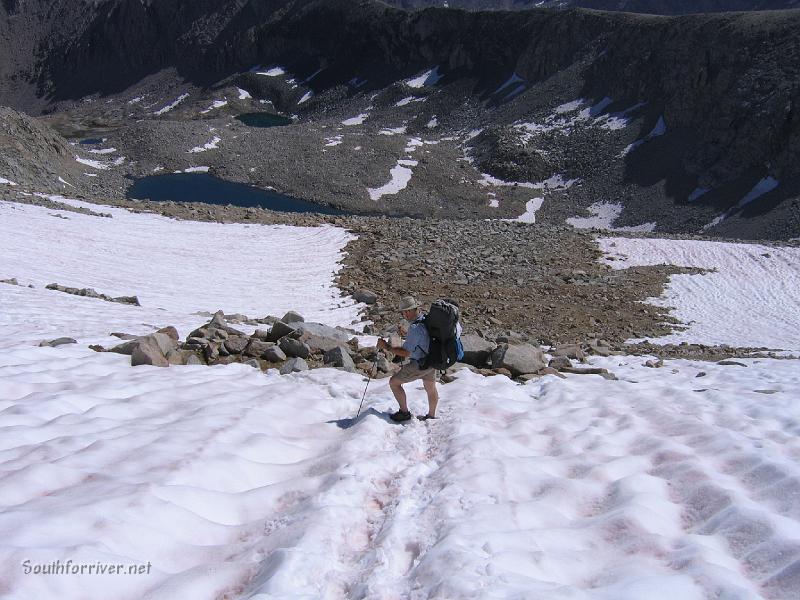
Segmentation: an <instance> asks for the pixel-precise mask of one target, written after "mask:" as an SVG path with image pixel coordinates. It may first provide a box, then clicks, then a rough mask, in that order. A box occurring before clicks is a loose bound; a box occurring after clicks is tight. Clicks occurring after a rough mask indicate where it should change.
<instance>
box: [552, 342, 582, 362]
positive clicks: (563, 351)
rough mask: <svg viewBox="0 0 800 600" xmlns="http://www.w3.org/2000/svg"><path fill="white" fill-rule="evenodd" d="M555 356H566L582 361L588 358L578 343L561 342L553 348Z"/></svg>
mask: <svg viewBox="0 0 800 600" xmlns="http://www.w3.org/2000/svg"><path fill="white" fill-rule="evenodd" d="M553 356H566V357H567V358H571V359H573V360H579V361H581V362H583V361H584V360H586V353H585V352H584V351H583V350H582V349H581V347H580V346H579V345H578V344H560V345H558V346H556V348H555V350H553Z"/></svg>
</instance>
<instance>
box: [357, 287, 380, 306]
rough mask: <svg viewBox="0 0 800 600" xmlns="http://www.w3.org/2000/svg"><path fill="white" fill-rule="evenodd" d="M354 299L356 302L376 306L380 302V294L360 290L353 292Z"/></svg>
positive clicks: (363, 289)
mask: <svg viewBox="0 0 800 600" xmlns="http://www.w3.org/2000/svg"><path fill="white" fill-rule="evenodd" d="M353 298H355V300H356V302H363V303H364V304H375V303H376V302H377V301H378V294H376V293H375V292H373V291H372V290H368V289H365V288H360V289H358V290H356V291H355V292H353Z"/></svg>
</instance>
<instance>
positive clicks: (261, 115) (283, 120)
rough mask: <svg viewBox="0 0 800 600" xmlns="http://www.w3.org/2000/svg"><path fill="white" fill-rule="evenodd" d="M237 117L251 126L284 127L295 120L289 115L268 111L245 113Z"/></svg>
mask: <svg viewBox="0 0 800 600" xmlns="http://www.w3.org/2000/svg"><path fill="white" fill-rule="evenodd" d="M236 119H237V120H239V121H241V122H242V123H244V124H245V125H248V126H249V127H282V126H284V125H291V124H292V123H293V122H294V121H292V120H291V119H290V118H289V117H284V116H283V115H276V114H274V113H268V112H258V113H245V114H243V115H238V116H237V117H236Z"/></svg>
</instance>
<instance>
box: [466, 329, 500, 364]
mask: <svg viewBox="0 0 800 600" xmlns="http://www.w3.org/2000/svg"><path fill="white" fill-rule="evenodd" d="M461 345H462V346H464V358H463V359H462V362H464V363H466V364H468V365H472V366H474V367H483V366H486V362H487V361H488V360H489V356H491V354H492V352H494V351H495V349H496V348H497V344H495V343H494V342H490V341H489V340H485V339H483V338H482V337H480V336H477V335H474V334H467V335H462V336H461Z"/></svg>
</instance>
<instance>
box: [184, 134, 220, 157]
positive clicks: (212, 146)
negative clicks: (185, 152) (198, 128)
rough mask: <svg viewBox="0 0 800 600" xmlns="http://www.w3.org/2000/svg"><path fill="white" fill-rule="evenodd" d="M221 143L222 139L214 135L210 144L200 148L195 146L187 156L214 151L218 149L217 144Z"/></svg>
mask: <svg viewBox="0 0 800 600" xmlns="http://www.w3.org/2000/svg"><path fill="white" fill-rule="evenodd" d="M221 141H222V138H221V137H219V136H218V135H215V136H214V138H213V139H212V140H211V141H210V142H206V143H205V144H203V145H202V146H195V147H194V148H192V149H191V150H189V154H199V153H200V152H206V151H208V150H216V149H217V148H219V143H220V142H221Z"/></svg>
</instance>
